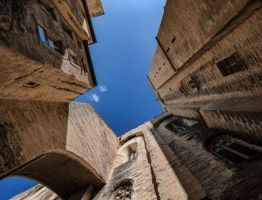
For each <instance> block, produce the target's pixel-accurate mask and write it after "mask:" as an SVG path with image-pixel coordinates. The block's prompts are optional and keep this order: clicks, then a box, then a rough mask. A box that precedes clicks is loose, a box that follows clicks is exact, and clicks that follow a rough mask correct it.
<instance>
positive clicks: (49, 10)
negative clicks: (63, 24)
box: [45, 6, 57, 21]
mask: <svg viewBox="0 0 262 200" xmlns="http://www.w3.org/2000/svg"><path fill="white" fill-rule="evenodd" d="M45 9H46V10H47V12H48V13H49V15H50V16H51V17H52V18H53V19H54V20H55V21H57V17H56V14H55V10H54V8H51V7H48V6H45Z"/></svg>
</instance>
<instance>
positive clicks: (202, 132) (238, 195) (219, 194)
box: [154, 117, 262, 199]
mask: <svg viewBox="0 0 262 200" xmlns="http://www.w3.org/2000/svg"><path fill="white" fill-rule="evenodd" d="M173 120H176V121H179V120H183V118H181V117H170V118H168V119H165V120H164V121H163V122H161V124H160V125H159V126H157V127H155V133H154V136H155V138H156V140H157V142H158V144H159V145H160V147H161V149H162V150H163V152H164V153H165V155H166V157H167V158H168V160H169V162H170V163H173V165H172V166H173V169H174V171H175V172H176V174H177V176H178V178H179V179H180V182H181V183H182V185H183V183H184V187H185V190H186V191H187V193H188V194H189V198H196V199H200V197H196V195H197V194H201V193H202V195H203V194H205V195H206V197H208V198H211V199H252V198H254V199H256V198H258V197H259V195H261V191H260V190H261V186H262V185H261V184H262V183H261V181H260V178H258V177H261V173H260V172H259V171H257V170H256V171H253V170H254V169H255V168H257V167H258V166H260V165H261V163H262V160H261V158H262V157H261V156H260V158H257V159H256V160H249V161H247V162H244V163H235V164H232V163H228V162H226V160H224V159H223V158H221V157H218V156H215V155H214V154H213V153H211V152H210V151H209V150H208V149H207V147H206V146H205V144H206V143H207V141H208V140H209V139H210V138H212V137H213V136H214V135H222V134H228V135H231V136H239V135H238V134H234V133H233V132H225V131H221V130H215V129H206V128H205V126H203V125H201V123H200V124H196V125H194V126H188V128H186V129H184V128H185V126H184V125H179V123H178V122H177V123H176V124H177V127H176V130H174V131H171V130H169V129H167V127H166V126H167V125H168V124H169V123H170V122H172V121H173ZM179 127H180V128H179ZM181 130H183V131H182V132H181ZM242 139H243V140H244V141H249V142H250V143H252V141H253V142H254V141H256V140H252V137H250V138H247V137H243V138H242ZM253 139H254V136H253ZM256 143H258V141H256ZM172 154H174V155H173V156H175V159H172V157H173V156H172ZM260 154H261V152H260ZM192 176H193V177H192ZM188 178H191V179H192V180H194V181H191V182H190V186H189V187H186V180H187V179H188ZM195 188H198V190H196V191H198V192H192V190H193V191H194V190H195ZM201 188H202V191H201ZM244 188H249V189H248V191H249V192H248V193H247V192H246V191H247V190H246V189H244ZM203 192H204V193H203ZM190 194H191V195H192V196H190ZM203 197H204V196H202V198H203Z"/></svg>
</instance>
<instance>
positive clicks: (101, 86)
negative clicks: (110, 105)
mask: <svg viewBox="0 0 262 200" xmlns="http://www.w3.org/2000/svg"><path fill="white" fill-rule="evenodd" d="M98 89H99V92H106V91H107V87H106V86H105V85H100V86H99V87H98Z"/></svg>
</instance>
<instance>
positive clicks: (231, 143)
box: [207, 135, 262, 163]
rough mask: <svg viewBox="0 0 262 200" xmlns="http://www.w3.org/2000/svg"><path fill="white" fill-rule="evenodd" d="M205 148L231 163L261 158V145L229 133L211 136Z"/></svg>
mask: <svg viewBox="0 0 262 200" xmlns="http://www.w3.org/2000/svg"><path fill="white" fill-rule="evenodd" d="M207 148H208V150H209V151H210V152H211V153H213V154H214V155H216V156H218V157H220V158H222V159H224V160H226V161H229V162H232V163H240V162H244V161H246V160H250V159H258V158H262V147H260V146H257V145H253V144H250V143H247V142H245V141H243V140H240V139H237V138H235V137H231V136H229V135H222V136H218V137H215V138H213V139H212V140H211V141H210V142H209V144H208V146H207Z"/></svg>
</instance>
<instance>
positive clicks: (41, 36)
mask: <svg viewBox="0 0 262 200" xmlns="http://www.w3.org/2000/svg"><path fill="white" fill-rule="evenodd" d="M37 33H38V37H39V40H40V42H41V43H44V44H47V35H46V31H45V29H44V28H43V27H41V26H39V25H37Z"/></svg>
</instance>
